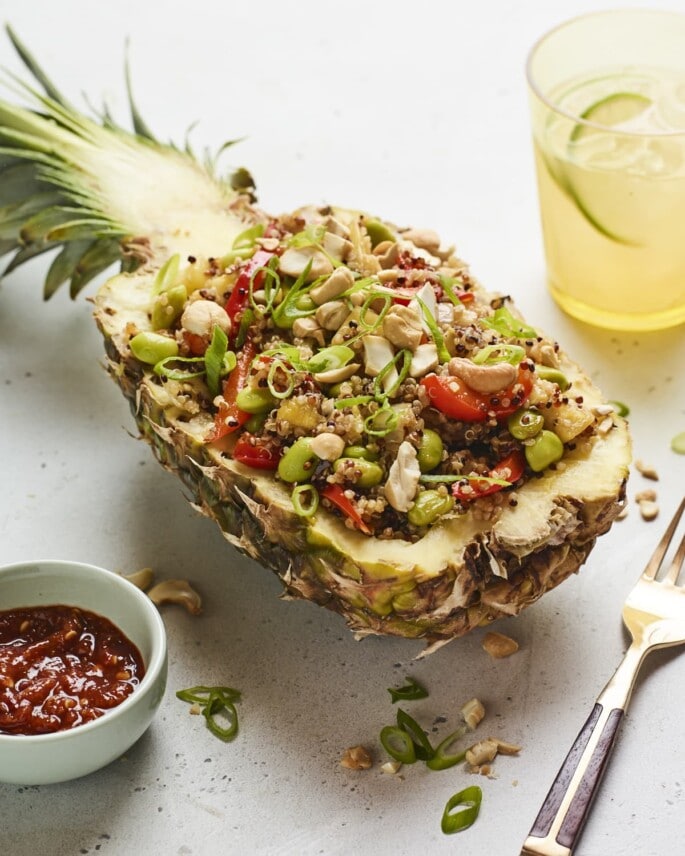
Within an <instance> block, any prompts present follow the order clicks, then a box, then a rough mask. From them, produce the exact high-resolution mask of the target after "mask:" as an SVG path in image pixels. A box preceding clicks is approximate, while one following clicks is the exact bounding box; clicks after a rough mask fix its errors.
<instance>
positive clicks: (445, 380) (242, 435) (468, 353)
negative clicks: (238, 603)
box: [129, 208, 597, 540]
mask: <svg viewBox="0 0 685 856" xmlns="http://www.w3.org/2000/svg"><path fill="white" fill-rule="evenodd" d="M175 262H176V263H177V264H176V265H175V267H173V266H172V267H171V268H167V269H166V270H165V271H163V272H161V273H160V276H159V278H158V279H159V282H158V287H157V296H156V298H155V305H154V307H153V309H152V312H151V326H152V328H153V329H154V330H155V334H154V335H155V336H156V338H155V344H156V346H157V345H159V343H160V342H161V344H162V348H167V345H168V349H167V350H164V351H163V356H161V357H160V358H159V359H156V357H157V356H159V354H160V352H159V351H157V350H155V349H154V348H153V349H152V354H153V356H152V357H151V356H150V354H149V352H148V351H145V348H144V347H143V346H144V345H145V343H146V342H147V341H148V340H149V338H150V334H149V333H138V331H137V330H135V329H131V330H130V331H129V332H130V346H131V350H132V352H133V355H134V356H135V357H136V358H139V359H140V360H141V362H143V363H144V364H146V367H147V368H149V367H150V366H151V365H153V364H154V371H153V373H152V376H153V377H154V378H155V382H156V383H158V384H159V385H161V386H163V387H165V388H166V390H167V391H168V393H169V394H170V395H171V396H172V397H173V399H174V403H175V404H176V405H177V406H178V407H179V408H180V409H181V410H183V411H185V412H186V413H188V414H190V415H194V414H196V413H198V412H205V413H211V415H212V418H213V427H212V429H211V430H210V431H209V432H208V433H207V436H206V438H205V441H206V443H207V444H214V445H216V447H217V448H219V449H220V450H221V452H222V454H224V455H226V456H229V457H232V458H234V459H235V460H237V461H239V462H240V463H242V464H244V465H245V466H247V467H253V468H255V469H258V470H261V471H265V470H266V471H270V472H272V473H273V477H274V478H275V479H277V480H279V481H282V482H284V483H285V484H287V485H288V486H289V487H290V488H291V489H292V491H293V503H294V507H295V510H296V511H297V512H298V513H301V514H303V515H304V516H307V515H311V514H315V513H317V512H318V510H319V509H320V508H322V507H323V508H325V509H327V510H328V511H329V512H331V513H333V514H336V515H338V516H339V517H340V518H341V519H342V520H343V521H344V522H345V525H346V526H348V527H349V528H352V529H359V530H360V531H362V532H364V533H365V534H367V535H372V536H375V537H377V538H401V539H406V540H417V539H419V538H421V537H422V536H423V535H424V534H425V533H426V531H427V529H428V528H429V527H430V526H432V525H434V524H435V523H437V522H438V521H440V520H444V519H445V518H447V517H449V516H454V515H460V514H464V513H466V511H471V512H472V513H474V514H475V515H477V516H479V517H480V518H482V519H489V520H491V519H494V518H495V517H496V516H497V515H498V513H499V510H500V509H501V508H502V507H503V506H504V505H506V504H511V505H515V504H516V489H517V488H518V487H520V486H522V485H523V484H524V483H525V482H526V481H528V480H529V479H531V478H535V477H536V476H537V475H538V474H540V473H542V472H544V471H545V470H546V469H547V468H549V467H555V466H563V463H561V462H562V459H563V455H564V453H565V451H566V450H567V449H568V448H572V447H573V445H574V444H576V443H578V442H582V441H583V438H586V437H588V436H590V435H591V434H592V433H594V432H595V431H596V430H597V417H596V416H595V415H594V414H593V413H592V412H591V411H590V410H588V409H587V408H586V407H585V406H584V404H583V400H582V397H580V396H574V390H573V386H572V384H570V383H569V381H568V380H567V379H566V378H565V377H564V376H563V375H562V374H561V372H560V371H559V369H558V365H559V363H558V360H557V356H556V355H557V352H558V345H557V344H556V343H555V342H554V341H551V340H549V339H548V338H546V337H545V336H544V335H543V334H541V333H539V332H538V331H537V330H535V329H533V328H531V327H529V326H528V325H527V324H525V323H524V322H523V321H522V320H521V319H520V317H519V316H518V315H517V314H516V313H515V310H514V309H513V308H512V306H511V302H510V300H509V298H508V296H506V295H501V294H492V293H488V292H486V291H484V290H483V289H482V288H481V287H480V286H479V285H478V284H477V283H476V282H474V280H473V279H472V278H471V276H470V274H469V271H468V269H467V268H466V266H465V264H464V263H463V262H462V261H461V260H460V259H459V258H457V256H455V255H454V253H453V249H452V248H443V247H442V246H441V244H440V241H439V239H438V237H437V235H435V234H434V233H433V232H428V231H421V230H409V229H400V228H397V227H395V226H393V225H391V224H388V223H384V222H381V221H378V220H375V219H372V218H369V217H365V216H358V217H353V218H352V219H349V218H348V219H347V220H346V221H345V222H342V218H341V219H338V218H337V217H336V216H334V212H333V211H332V210H330V209H326V208H323V209H307V210H302V211H300V212H298V213H296V214H290V215H286V216H283V217H281V218H278V219H275V220H267V219H264V220H263V222H261V223H259V224H258V225H257V226H254V227H252V228H251V229H249V230H247V231H246V232H245V233H244V234H243V235H241V236H239V237H238V238H237V239H236V241H235V243H234V246H233V248H232V249H230V250H228V251H227V253H226V256H225V257H223V258H221V259H218V258H214V259H203V258H195V257H190V258H188V259H186V260H183V261H182V260H179V259H176V260H175ZM160 337H161V338H160ZM165 342H166V343H167V344H166V345H165Z"/></svg>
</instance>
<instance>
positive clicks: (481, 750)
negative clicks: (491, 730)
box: [465, 738, 498, 767]
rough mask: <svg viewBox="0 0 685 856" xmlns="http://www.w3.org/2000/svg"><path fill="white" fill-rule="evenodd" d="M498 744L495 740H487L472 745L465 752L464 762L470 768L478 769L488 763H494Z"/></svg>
mask: <svg viewBox="0 0 685 856" xmlns="http://www.w3.org/2000/svg"><path fill="white" fill-rule="evenodd" d="M497 750H498V744H497V741H496V740H492V739H491V738H488V739H487V740H480V741H479V742H478V743H474V744H473V746H471V747H470V748H469V749H467V750H466V756H465V757H466V761H467V763H468V764H470V765H471V767H480V766H481V764H486V763H487V762H488V761H494V760H495V757H496V755H497Z"/></svg>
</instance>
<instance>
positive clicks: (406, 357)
mask: <svg viewBox="0 0 685 856" xmlns="http://www.w3.org/2000/svg"><path fill="white" fill-rule="evenodd" d="M400 359H401V360H402V368H401V369H400V370H399V372H397V377H396V378H395V380H394V381H393V382H392V384H391V385H390V386H389V387H388V389H383V387H382V385H383V381H384V380H385V378H386V377H387V375H388V374H389V373H390V372H391V371H392V370H393V369H395V371H397V364H398V362H399V361H400ZM411 360H412V353H411V351H410V350H409V349H408V348H403V349H402V350H401V351H398V352H397V353H396V354H395V355H394V356H393V358H392V359H391V360H389V361H388V362H387V363H386V364H385V365H384V366H383V368H382V369H381V370H380V371H379V372H378V374H377V375H376V377H375V378H374V380H373V394H374V397H375V398H376V399H380V400H381V401H384V400H385V399H387V398H392V397H393V395H395V393H396V392H397V390H398V389H399V388H400V386H401V385H402V384H403V383H404V381H405V380H406V378H407V375H408V374H409V367H410V366H411Z"/></svg>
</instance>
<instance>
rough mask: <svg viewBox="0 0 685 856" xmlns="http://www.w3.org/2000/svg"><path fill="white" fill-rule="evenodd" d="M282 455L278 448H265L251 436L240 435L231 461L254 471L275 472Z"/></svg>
mask: <svg viewBox="0 0 685 856" xmlns="http://www.w3.org/2000/svg"><path fill="white" fill-rule="evenodd" d="M282 454H283V452H282V450H281V448H280V446H276V445H270V446H266V445H264V444H263V443H260V442H259V441H257V440H255V438H254V437H253V436H252V434H242V435H241V437H240V439H239V440H238V442H237V443H236V444H235V446H234V448H233V452H232V455H233V460H234V461H238V462H239V463H241V464H245V466H246V467H253V468H254V469H256V470H272V471H273V470H276V469H277V468H278V462H279V460H280V458H281V455H282Z"/></svg>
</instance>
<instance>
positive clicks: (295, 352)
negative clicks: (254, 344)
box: [260, 344, 304, 369]
mask: <svg viewBox="0 0 685 856" xmlns="http://www.w3.org/2000/svg"><path fill="white" fill-rule="evenodd" d="M260 356H263V357H264V356H266V357H281V359H284V360H286V362H289V363H290V365H291V366H292V367H293V368H295V369H304V363H303V362H302V360H301V358H300V349H299V348H296V347H295V345H286V344H283V345H277V346H276V347H275V348H269V349H268V350H266V351H262V353H261V355H260Z"/></svg>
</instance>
